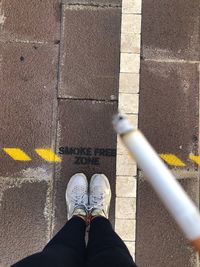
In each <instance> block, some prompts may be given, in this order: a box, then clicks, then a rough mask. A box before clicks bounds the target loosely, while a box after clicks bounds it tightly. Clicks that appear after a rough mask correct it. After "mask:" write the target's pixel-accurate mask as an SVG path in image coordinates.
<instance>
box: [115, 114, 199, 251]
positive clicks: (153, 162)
mask: <svg viewBox="0 0 200 267" xmlns="http://www.w3.org/2000/svg"><path fill="white" fill-rule="evenodd" d="M113 124H114V127H115V129H116V131H117V133H118V134H120V136H121V138H122V140H123V143H124V144H125V146H126V147H127V149H128V150H129V151H130V153H131V154H132V155H133V157H134V159H135V160H136V162H137V163H138V165H139V167H140V168H141V169H142V170H143V172H144V174H145V177H146V178H147V179H148V181H149V183H150V184H151V185H152V187H153V188H154V190H155V191H156V193H157V194H158V195H159V197H160V199H161V200H162V201H163V203H164V205H165V206H166V208H167V209H168V211H169V212H170V213H171V215H172V216H173V217H174V219H175V220H176V222H177V223H178V225H179V226H180V228H181V229H182V231H183V233H184V234H185V236H186V237H187V238H188V239H189V240H190V241H191V242H192V244H193V245H194V246H195V247H196V249H197V250H198V251H200V214H199V211H198V209H197V208H196V206H195V205H194V203H193V202H192V201H191V199H190V198H189V197H188V195H187V194H186V192H185V191H184V190H183V189H182V187H181V185H180V184H179V183H178V182H177V180H176V178H175V177H174V176H173V175H172V173H171V172H170V171H169V169H168V168H167V167H166V165H165V164H164V163H163V161H162V160H161V159H160V157H159V156H158V154H157V153H156V152H155V150H154V149H153V147H152V146H151V145H150V144H149V142H148V141H147V139H146V138H145V137H144V135H143V134H142V133H141V132H140V131H139V130H134V128H133V127H132V125H131V124H130V123H129V121H128V120H127V119H125V118H124V117H122V116H121V115H118V116H116V117H115V118H114V120H113Z"/></svg>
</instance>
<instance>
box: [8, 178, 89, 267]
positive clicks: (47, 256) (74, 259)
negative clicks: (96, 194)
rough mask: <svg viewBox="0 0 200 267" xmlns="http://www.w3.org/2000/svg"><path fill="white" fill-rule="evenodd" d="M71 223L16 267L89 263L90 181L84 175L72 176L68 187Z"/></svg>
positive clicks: (78, 266)
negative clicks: (87, 220) (87, 248)
mask: <svg viewBox="0 0 200 267" xmlns="http://www.w3.org/2000/svg"><path fill="white" fill-rule="evenodd" d="M66 202H67V210H68V220H69V221H68V222H67V223H66V225H65V226H64V227H63V228H62V229H61V230H60V232H59V233H58V234H57V235H56V236H55V237H54V238H53V239H52V240H51V241H50V242H49V243H48V244H47V246H46V247H45V248H44V250H43V251H42V252H41V253H37V254H34V255H32V256H30V257H27V258H26V259H24V260H22V261H20V262H18V263H16V264H14V265H13V267H26V266H27V267H36V266H37V267H38V266H39V267H40V266H43V267H45V266H48V267H82V266H84V265H85V252H86V249H85V247H86V245H85V228H86V216H87V211H86V208H87V205H88V183H87V178H86V177H85V175H84V174H81V173H78V174H75V175H74V176H72V178H71V179H70V181H69V183H68V186H67V190H66Z"/></svg>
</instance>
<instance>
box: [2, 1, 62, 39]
mask: <svg viewBox="0 0 200 267" xmlns="http://www.w3.org/2000/svg"><path fill="white" fill-rule="evenodd" d="M60 11H61V10H60V0H48V1H40V0H35V1H31V0H15V1H12V0H2V1H1V5H0V14H1V16H0V17H1V20H0V22H1V23H0V24H1V32H0V40H9V41H17V42H27V41H33V42H49V41H51V42H57V41H58V40H59V38H60V37H59V35H60V17H61V12H60Z"/></svg>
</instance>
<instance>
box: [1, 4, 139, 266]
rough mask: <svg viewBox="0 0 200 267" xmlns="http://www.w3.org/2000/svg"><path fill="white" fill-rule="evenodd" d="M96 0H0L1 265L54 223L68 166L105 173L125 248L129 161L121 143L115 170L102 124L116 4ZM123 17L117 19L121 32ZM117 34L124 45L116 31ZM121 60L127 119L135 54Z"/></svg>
mask: <svg viewBox="0 0 200 267" xmlns="http://www.w3.org/2000/svg"><path fill="white" fill-rule="evenodd" d="M97 2H98V3H95V2H94V3H91V1H80V3H77V2H76V1H71V2H69V1H64V2H63V3H62V4H61V3H60V1H59V0H49V1H39V0H38V1H34V2H33V1H11V0H5V1H4V0H3V1H2V3H1V5H0V27H1V32H0V51H1V53H0V60H1V61H0V63H1V68H0V71H1V80H0V90H1V105H0V142H1V144H0V147H1V149H0V158H1V161H0V176H1V177H0V214H1V215H0V229H1V231H0V240H1V242H0V243H1V244H0V261H2V264H4V265H5V266H9V264H11V263H13V262H15V261H16V260H18V259H21V258H22V257H24V256H27V255H28V254H32V253H34V252H36V251H39V250H40V249H42V247H43V246H44V245H45V244H46V242H47V241H48V240H49V239H50V238H51V237H52V236H53V235H54V234H55V233H56V232H57V231H58V230H59V229H60V228H61V227H62V226H63V225H64V223H65V222H66V218H67V214H66V205H65V189H66V185H67V182H68V180H69V178H70V177H71V176H72V175H73V174H74V173H76V172H84V173H85V174H86V175H87V176H88V178H90V177H91V176H92V174H94V173H99V172H102V173H105V174H106V175H107V176H108V177H109V180H110V183H111V187H112V195H113V197H112V203H111V211H110V219H111V222H112V224H113V226H114V227H116V229H117V231H118V232H119V234H120V235H121V236H122V238H123V239H124V240H125V241H126V243H127V246H128V247H129V248H130V251H131V253H132V254H134V250H135V249H134V247H135V243H134V240H135V196H136V195H135V194H136V180H135V179H132V177H133V176H134V175H136V166H135V165H132V164H131V162H130V163H129V165H128V166H129V167H128V168H126V166H127V165H126V159H127V155H126V154H127V153H126V152H124V151H123V148H122V147H121V152H120V148H119V153H118V154H119V155H118V157H117V166H118V167H117V169H116V148H117V137H116V134H115V133H114V130H113V128H112V124H111V121H112V116H113V115H114V114H115V113H116V112H117V108H118V95H119V90H118V88H119V72H120V64H119V63H120V36H121V13H122V8H121V2H120V1H118V0H110V1H109V2H108V1H104V0H102V1H97ZM127 7H128V6H126V9H125V10H124V12H125V13H126V12H127ZM137 8H138V6H137ZM124 18H125V17H124ZM126 21H127V22H126ZM129 21H130V20H129V19H128V20H126V18H125V22H124V26H123V27H124V28H123V31H124V30H125V28H127V27H128V25H126V23H129ZM131 23H132V22H131ZM138 23H140V21H139V22H138ZM128 35H129V38H132V36H131V34H130V33H128ZM123 40H124V42H125V43H123V45H122V46H123V49H124V50H126V47H127V44H126V36H125V35H124V39H123ZM139 43H140V40H139V39H138V43H137V44H138V45H139ZM124 52H126V51H124ZM126 56H128V57H127V58H126ZM137 58H138V59H139V47H138V48H137ZM121 60H122V61H123V60H124V63H123V64H122V66H124V67H125V69H124V70H123V68H122V70H121V72H122V74H121V77H120V79H121V80H120V83H121V85H120V88H121V89H120V90H121V91H120V107H121V109H122V110H123V111H124V112H125V113H128V114H129V118H130V119H131V120H132V121H133V122H134V124H135V125H137V115H135V113H137V107H138V98H137V99H136V100H137V101H136V100H134V101H136V104H135V105H136V106H135V108H134V111H132V110H129V107H130V104H131V102H129V103H128V105H127V101H129V99H128V96H129V95H127V90H129V91H128V94H130V96H131V98H130V100H131V101H132V97H137V96H133V95H132V91H130V88H128V89H127V86H126V85H125V84H127V78H128V79H132V80H134V79H135V78H136V80H137V86H139V84H138V81H139V61H138V65H137V66H138V69H137V70H136V71H135V70H131V73H129V72H130V71H129V69H127V68H126V61H127V60H129V53H124V54H123V56H122V58H121ZM129 66H131V65H129ZM123 72H125V73H123ZM126 73H127V74H126ZM128 73H129V74H128ZM134 75H135V76H134ZM137 90H138V89H137ZM133 93H136V94H137V93H138V92H133ZM134 103H135V102H134ZM55 155H57V156H55ZM129 161H130V160H129ZM132 166H133V167H132ZM116 171H117V183H116ZM127 186H128V188H127ZM126 191H127V192H128V193H126ZM116 195H117V201H116V199H115V197H116ZM115 206H116V207H117V209H116V208H115ZM115 218H117V219H116V220H115ZM115 222H116V224H115ZM124 224H126V225H127V228H126V229H124ZM124 230H125V231H124Z"/></svg>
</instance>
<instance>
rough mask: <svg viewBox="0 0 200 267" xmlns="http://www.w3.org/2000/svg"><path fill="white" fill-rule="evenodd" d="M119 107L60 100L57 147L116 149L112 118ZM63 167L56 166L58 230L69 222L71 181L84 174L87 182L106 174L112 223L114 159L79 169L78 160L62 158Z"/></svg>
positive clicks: (68, 157)
mask: <svg viewBox="0 0 200 267" xmlns="http://www.w3.org/2000/svg"><path fill="white" fill-rule="evenodd" d="M116 111H117V104H116V103H109V102H94V101H78V100H77V101H75V100H61V101H60V102H59V129H58V140H59V142H58V147H66V146H68V147H78V148H80V147H87V148H92V149H94V148H113V149H115V148H116V135H115V133H114V131H113V128H112V124H111V121H112V115H113V114H114V113H116ZM62 159H63V161H62V165H61V166H60V167H59V166H57V170H56V185H55V188H54V192H55V197H56V200H55V207H56V208H55V212H56V215H55V223H56V227H55V230H56V231H57V230H58V229H59V228H60V227H61V226H63V224H64V223H65V222H66V218H67V214H66V202H65V190H66V187H67V183H68V181H69V179H70V177H71V176H72V175H73V174H75V173H77V172H83V173H85V174H86V176H87V177H88V180H89V179H90V177H91V176H92V175H93V174H94V173H105V174H106V175H107V177H108V178H109V181H110V184H111V188H112V196H113V197H112V202H111V212H110V216H111V221H112V223H113V222H114V206H115V181H116V178H115V170H116V168H115V161H116V158H115V157H103V156H101V157H100V159H99V161H100V165H99V166H97V165H89V164H87V165H76V164H74V162H75V157H74V156H71V155H62Z"/></svg>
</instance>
